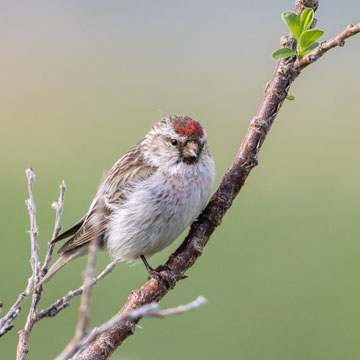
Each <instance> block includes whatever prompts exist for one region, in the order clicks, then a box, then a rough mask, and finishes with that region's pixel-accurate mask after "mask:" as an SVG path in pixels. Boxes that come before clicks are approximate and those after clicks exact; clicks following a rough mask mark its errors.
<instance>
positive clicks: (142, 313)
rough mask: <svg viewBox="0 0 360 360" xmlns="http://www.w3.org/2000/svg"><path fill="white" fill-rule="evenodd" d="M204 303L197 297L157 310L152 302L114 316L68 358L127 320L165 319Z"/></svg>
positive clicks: (205, 301)
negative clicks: (172, 306)
mask: <svg viewBox="0 0 360 360" xmlns="http://www.w3.org/2000/svg"><path fill="white" fill-rule="evenodd" d="M206 303H207V300H206V299H205V298H204V297H203V296H199V297H198V298H197V299H195V300H194V301H192V302H190V303H188V304H186V305H179V306H177V307H175V308H170V309H165V310H159V304H158V303H155V302H152V303H150V304H146V305H144V306H142V307H140V308H138V309H135V310H133V311H130V312H128V313H126V314H123V315H121V316H114V317H113V318H111V319H110V320H109V321H107V322H106V323H104V324H103V325H101V326H99V327H97V328H94V329H93V331H92V332H91V333H90V335H89V336H87V337H86V338H84V339H82V340H81V341H80V342H79V343H78V344H77V345H76V347H74V349H73V352H72V353H71V354H69V356H71V355H72V354H75V353H76V352H79V351H81V349H83V348H85V347H87V346H88V345H90V344H91V343H92V342H93V341H94V340H95V339H96V338H97V337H98V336H99V335H101V334H102V333H104V332H105V331H108V330H111V329H112V328H114V327H115V326H119V325H120V324H123V323H126V321H128V320H135V319H140V318H143V317H154V318H167V317H170V316H174V315H178V314H183V313H185V312H187V311H190V310H193V309H196V308H198V307H200V306H201V305H204V304H206ZM76 356H77V355H75V356H74V357H73V358H72V359H74V360H75V359H76ZM67 358H68V357H63V356H61V354H60V355H59V356H58V357H57V358H56V359H55V360H66V359H67Z"/></svg>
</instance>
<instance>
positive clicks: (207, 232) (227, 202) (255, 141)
mask: <svg viewBox="0 0 360 360" xmlns="http://www.w3.org/2000/svg"><path fill="white" fill-rule="evenodd" d="M295 4H296V6H295V13H296V14H300V13H301V11H302V10H303V9H304V8H306V7H312V8H313V9H314V10H316V9H317V7H318V0H296V2H295ZM288 41H290V42H291V41H292V42H293V40H292V39H291V38H290V39H288ZM334 46H336V45H334ZM334 46H331V47H330V48H332V47H334ZM309 55H311V54H309ZM294 61H295V59H294V58H289V59H282V60H279V61H278V63H277V65H276V67H275V71H274V75H273V78H272V80H271V82H270V84H269V86H268V87H267V89H266V91H265V94H264V98H263V100H262V103H261V105H260V107H259V109H258V111H257V113H256V115H255V117H254V118H253V119H252V120H251V122H250V125H249V127H248V130H247V133H246V135H245V138H244V140H243V142H242V144H241V146H240V148H239V150H238V152H237V154H236V157H235V159H234V162H233V164H232V166H231V168H230V169H229V171H228V172H227V173H226V174H225V175H224V177H223V179H222V181H221V183H220V185H219V187H218V189H217V190H216V192H215V194H214V195H213V196H212V198H211V199H210V201H209V203H208V205H207V207H206V209H205V210H204V211H203V213H202V214H201V215H200V216H199V219H198V220H197V221H196V222H195V223H193V224H192V225H191V228H190V232H189V234H188V235H187V237H186V238H185V240H184V242H183V243H182V244H181V245H180V247H179V248H178V249H177V250H176V251H175V252H174V253H173V254H172V255H171V256H170V257H169V259H168V261H167V262H166V266H167V267H169V268H170V269H171V271H167V270H163V271H162V274H163V277H164V279H154V278H151V279H150V280H149V281H148V282H147V283H146V284H145V285H143V286H142V287H141V289H138V290H134V291H132V292H131V294H130V295H129V297H128V300H127V302H126V303H125V305H124V306H123V308H122V309H121V310H120V311H119V313H118V314H117V315H116V316H117V317H118V318H122V317H123V316H124V315H125V314H127V313H128V312H129V311H132V310H133V309H136V308H139V307H142V306H144V305H145V304H149V303H151V302H153V301H159V300H161V299H162V298H163V297H164V296H165V295H166V293H167V292H168V291H169V290H171V289H172V288H173V287H174V286H175V285H176V283H177V281H179V280H181V279H183V278H184V273H185V272H186V271H187V270H188V269H189V268H190V267H191V266H192V265H193V264H194V262H195V261H196V259H197V258H198V257H199V256H200V255H201V254H202V251H203V248H204V247H205V245H206V244H207V242H208V241H209V239H210V236H211V235H212V233H213V232H214V230H215V229H216V227H218V226H219V225H220V223H221V220H222V218H223V217H224V215H225V213H226V211H227V210H228V209H229V208H230V207H231V205H232V202H233V200H234V199H235V197H236V196H237V194H238V193H239V191H240V190H241V188H242V187H243V185H244V183H245V180H246V179H247V177H248V175H249V174H250V172H251V170H252V169H253V168H254V167H255V166H256V165H257V164H258V158H257V154H258V152H259V150H260V148H261V146H262V144H263V142H264V140H265V138H266V135H267V133H268V132H269V130H270V127H271V125H272V123H273V121H274V119H275V117H276V115H277V113H278V112H279V110H280V108H281V105H282V104H283V102H284V100H285V98H286V95H287V93H288V90H289V87H290V85H291V84H292V82H293V81H294V80H295V79H296V77H297V76H298V75H299V74H300V70H301V69H302V67H301V66H300V67H299V66H297V67H296V66H295V64H294ZM140 318H141V317H139V318H137V319H134V320H133V321H127V322H126V323H120V324H119V325H118V326H116V327H115V328H113V329H111V330H110V331H108V332H105V333H103V334H102V335H100V336H99V337H98V338H97V339H96V340H95V341H94V342H93V343H91V344H90V345H89V346H88V347H87V348H86V349H85V350H84V351H83V352H82V353H80V354H79V355H78V356H76V357H75V358H76V359H77V360H100V359H101V360H103V359H107V358H108V357H109V356H110V355H111V354H112V353H113V352H114V351H115V349H116V348H117V347H118V346H120V345H121V344H122V342H123V341H124V340H125V339H126V338H127V337H128V336H130V335H132V334H133V333H134V331H135V325H136V324H137V323H138V321H139V320H140Z"/></svg>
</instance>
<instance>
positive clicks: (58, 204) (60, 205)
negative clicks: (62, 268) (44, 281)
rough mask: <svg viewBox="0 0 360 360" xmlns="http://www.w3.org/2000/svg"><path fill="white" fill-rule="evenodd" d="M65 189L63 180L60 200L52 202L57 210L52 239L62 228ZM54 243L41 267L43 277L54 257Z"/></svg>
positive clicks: (50, 246)
mask: <svg viewBox="0 0 360 360" xmlns="http://www.w3.org/2000/svg"><path fill="white" fill-rule="evenodd" d="M65 190H66V185H65V182H64V180H63V181H62V183H61V185H60V195H59V200H58V202H54V203H52V205H51V207H52V208H53V209H54V210H55V211H56V216H55V225H54V231H53V235H52V238H51V240H53V239H55V238H56V237H57V236H58V235H59V232H60V230H61V225H60V221H61V216H62V212H63V208H64V195H65ZM54 246H55V245H54V244H51V242H49V243H48V250H47V253H46V256H45V261H44V264H43V266H42V268H41V277H42V278H43V277H44V276H45V275H46V273H47V270H48V267H49V264H50V262H51V259H52V254H53V251H54Z"/></svg>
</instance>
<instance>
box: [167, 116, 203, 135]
mask: <svg viewBox="0 0 360 360" xmlns="http://www.w3.org/2000/svg"><path fill="white" fill-rule="evenodd" d="M174 130H175V131H176V132H177V133H178V134H179V135H181V136H191V135H192V136H199V137H202V136H203V133H204V132H203V129H202V127H201V125H200V124H199V123H198V122H197V121H196V120H193V119H192V118H190V117H187V116H185V117H182V116H181V117H179V118H178V119H177V121H176V122H175V124H174Z"/></svg>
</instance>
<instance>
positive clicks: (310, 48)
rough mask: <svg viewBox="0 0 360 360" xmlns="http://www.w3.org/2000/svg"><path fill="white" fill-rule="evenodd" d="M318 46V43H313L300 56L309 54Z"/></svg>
mask: <svg viewBox="0 0 360 360" xmlns="http://www.w3.org/2000/svg"><path fill="white" fill-rule="evenodd" d="M318 46H319V43H318V42H317V41H315V42H313V43H312V44H311V45H310V46H308V47H307V48H306V49H305V51H303V53H302V55H306V54H308V53H310V52H312V51H313V50H314V49H316V48H317V47H318Z"/></svg>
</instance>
